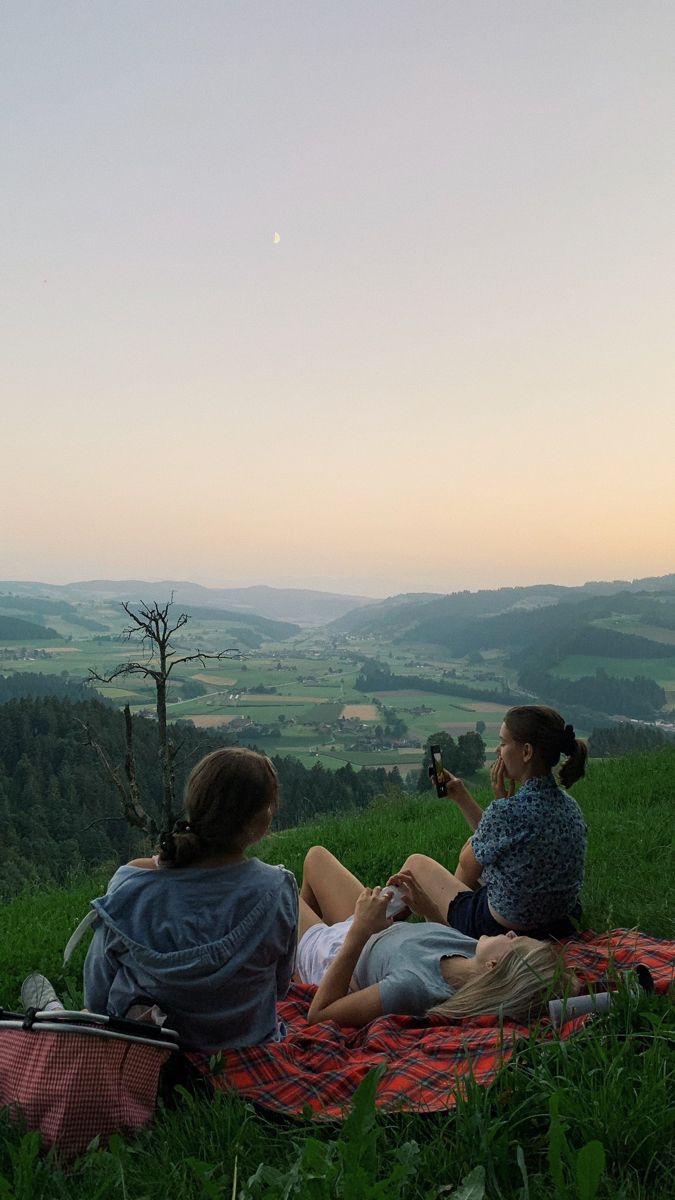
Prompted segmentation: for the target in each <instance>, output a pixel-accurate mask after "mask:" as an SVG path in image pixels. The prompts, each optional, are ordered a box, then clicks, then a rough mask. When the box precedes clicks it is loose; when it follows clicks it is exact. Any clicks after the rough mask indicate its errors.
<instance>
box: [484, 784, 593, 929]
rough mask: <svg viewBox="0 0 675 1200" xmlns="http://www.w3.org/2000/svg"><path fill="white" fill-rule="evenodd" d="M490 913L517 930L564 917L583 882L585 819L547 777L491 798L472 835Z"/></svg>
mask: <svg viewBox="0 0 675 1200" xmlns="http://www.w3.org/2000/svg"><path fill="white" fill-rule="evenodd" d="M471 845H472V847H473V852H474V854H475V855H476V858H477V860H478V862H479V863H480V865H481V867H482V868H483V879H484V881H485V884H486V886H487V890H488V901H489V903H490V907H491V908H492V909H493V910H494V912H497V913H499V915H500V917H503V918H504V920H506V921H513V922H514V924H515V925H519V926H521V927H522V928H527V927H528V926H529V927H530V928H534V927H536V926H539V925H544V924H547V923H550V922H552V921H556V920H559V919H562V918H563V917H567V916H569V914H570V913H571V912H572V910H573V909H574V906H575V904H576V902H577V900H578V898H579V892H580V891H581V885H582V883H583V880H584V862H585V858H586V822H585V821H584V818H583V816H582V814H581V809H580V808H579V805H578V804H577V803H576V801H575V800H573V799H572V797H571V796H570V795H568V793H567V792H565V791H563V789H562V788H561V787H558V785H557V783H556V781H555V779H554V778H553V776H552V775H541V776H537V777H536V778H534V779H528V780H527V782H526V783H524V784H523V785H522V787H521V788H519V789H518V791H517V792H516V794H515V796H511V797H504V798H502V799H499V800H493V801H492V804H490V805H489V806H488V808H486V809H485V812H484V813H483V816H482V817H481V819H480V822H479V825H478V828H477V829H476V832H475V833H474V834H473V837H472V838H471Z"/></svg>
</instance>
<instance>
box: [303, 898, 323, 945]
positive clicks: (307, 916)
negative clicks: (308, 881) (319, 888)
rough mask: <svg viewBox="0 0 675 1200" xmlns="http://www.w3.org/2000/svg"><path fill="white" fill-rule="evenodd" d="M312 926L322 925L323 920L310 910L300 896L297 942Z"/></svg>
mask: <svg viewBox="0 0 675 1200" xmlns="http://www.w3.org/2000/svg"><path fill="white" fill-rule="evenodd" d="M312 925H323V918H322V917H320V916H319V915H318V913H316V912H315V911H314V909H313V908H310V906H309V904H308V903H307V901H306V900H303V898H302V896H300V906H299V910H298V941H300V939H301V938H302V936H303V934H305V933H307V930H308V929H311V928H312Z"/></svg>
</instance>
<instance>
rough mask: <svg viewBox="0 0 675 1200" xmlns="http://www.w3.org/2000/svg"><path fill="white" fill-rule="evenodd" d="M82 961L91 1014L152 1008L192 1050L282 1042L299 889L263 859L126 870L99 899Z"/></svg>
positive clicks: (281, 870) (94, 904)
mask: <svg viewBox="0 0 675 1200" xmlns="http://www.w3.org/2000/svg"><path fill="white" fill-rule="evenodd" d="M92 907H93V908H94V910H95V911H96V913H97V916H98V921H97V923H96V928H95V933H94V937H93V940H92V942H91V945H90V947H89V951H88V953H87V957H86V960H85V964H84V1000H85V1005H86V1007H87V1008H88V1009H90V1010H91V1011H92V1012H101V1013H109V1014H110V1015H114V1016H124V1015H125V1013H126V1012H127V1010H128V1009H129V1008H130V1006H131V1005H132V1004H134V1003H135V1002H136V1001H137V1000H139V999H143V998H147V999H150V1000H152V1001H154V1002H155V1003H156V1004H158V1005H159V1007H160V1008H162V1009H163V1010H164V1011H165V1012H166V1013H167V1016H168V1021H167V1024H168V1025H169V1026H170V1027H171V1028H172V1029H175V1030H177V1031H178V1033H179V1034H180V1036H181V1039H182V1041H183V1044H184V1045H185V1046H187V1047H191V1048H194V1049H202V1050H207V1049H216V1048H225V1047H235V1046H250V1045H254V1044H256V1043H258V1042H265V1041H269V1040H271V1039H275V1038H278V1037H279V1036H280V1035H279V1027H278V1022H277V1014H276V1004H277V1000H278V999H281V998H283V997H284V996H285V995H286V992H287V991H288V988H289V985H290V981H291V974H292V972H293V966H294V962H295V948H296V940H297V922H298V889H297V884H296V882H295V878H294V876H293V875H292V874H291V872H290V871H286V870H285V869H284V868H283V867H273V866H268V865H267V863H262V862H260V860H259V859H257V858H251V859H247V860H246V861H245V862H242V863H236V864H233V865H229V866H225V867H212V868H199V867H179V868H168V869H167V868H160V869H159V870H155V871H153V870H146V869H144V868H141V867H132V866H124V867H120V868H119V870H118V871H116V872H115V874H114V875H113V877H112V879H111V881H110V884H109V886H108V891H107V893H106V895H105V896H102V897H101V898H100V899H98V900H93V901H92Z"/></svg>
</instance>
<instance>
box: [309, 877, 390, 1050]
mask: <svg viewBox="0 0 675 1200" xmlns="http://www.w3.org/2000/svg"><path fill="white" fill-rule="evenodd" d="M381 892H382V889H381V888H372V889H371V888H364V890H363V891H362V893H361V895H360V896H359V898H358V900H357V902H356V908H355V910H354V920H353V922H352V925H351V927H350V929H349V930H348V932H347V936H346V938H345V940H344V942H343V943H342V946H341V948H340V950H339V952H338V954H337V955H336V956H335V958H334V959H333V962H332V963H331V965H330V967H329V968H328V970H327V971H326V974H325V975H324V977H323V979H322V980H321V983H320V984H319V986H318V988H317V990H316V993H315V995H314V999H313V1000H312V1003H311V1004H310V1006H309V1012H308V1014H307V1021H308V1023H309V1024H310V1025H316V1024H317V1022H319V1021H336V1022H337V1023H338V1025H352V1026H355V1027H357V1028H360V1027H361V1026H362V1025H367V1024H368V1022H369V1021H373V1020H374V1019H375V1017H380V1016H381V1015H382V999H381V996H380V988H379V984H377V983H374V984H372V985H371V986H370V987H367V988H363V989H362V990H361V991H357V992H352V994H351V995H349V994H348V993H349V984H350V983H351V978H352V975H353V973H354V968H355V967H356V964H357V962H358V959H359V955H360V953H361V951H362V950H363V947H364V946H365V944H366V942H367V941H368V938H369V937H371V936H372V934H373V933H379V932H380V931H381V930H383V929H387V928H388V927H389V925H390V924H391V921H389V920H387V917H386V916H385V911H386V908H387V904H388V903H389V895H388V894H386V893H385V895H382V894H381Z"/></svg>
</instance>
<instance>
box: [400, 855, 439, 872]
mask: <svg viewBox="0 0 675 1200" xmlns="http://www.w3.org/2000/svg"><path fill="white" fill-rule="evenodd" d="M436 865H437V864H436V859H435V858H430V857H429V855H428V854H409V855H408V857H407V858H406V860H405V862H404V864H403V866H402V867H401V870H402V871H412V873H413V875H414V874H415V873H416V872H419V871H424V870H425V868H426V867H429V866H434V867H435V866H436Z"/></svg>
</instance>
